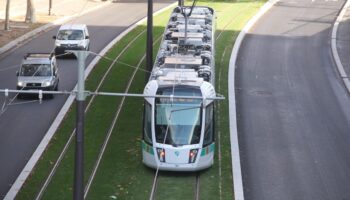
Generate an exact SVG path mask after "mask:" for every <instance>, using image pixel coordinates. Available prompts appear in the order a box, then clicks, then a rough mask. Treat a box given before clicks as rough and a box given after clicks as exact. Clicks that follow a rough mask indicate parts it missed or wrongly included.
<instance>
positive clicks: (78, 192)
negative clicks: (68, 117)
mask: <svg viewBox="0 0 350 200" xmlns="http://www.w3.org/2000/svg"><path fill="white" fill-rule="evenodd" d="M72 52H73V53H74V54H75V56H76V57H77V59H78V88H77V96H76V106H77V117H76V135H75V168H74V194H73V199H74V200H83V199H84V110H85V109H84V107H85V105H84V104H85V98H86V97H85V92H84V90H85V86H84V85H85V83H84V76H85V73H84V72H85V59H86V57H87V56H88V55H89V53H88V52H87V51H72Z"/></svg>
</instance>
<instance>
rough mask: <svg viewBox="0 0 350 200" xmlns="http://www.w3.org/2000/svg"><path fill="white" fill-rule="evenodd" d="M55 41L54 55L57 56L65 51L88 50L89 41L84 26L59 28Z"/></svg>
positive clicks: (74, 25) (73, 25)
mask: <svg viewBox="0 0 350 200" xmlns="http://www.w3.org/2000/svg"><path fill="white" fill-rule="evenodd" d="M53 39H55V40H56V41H55V54H56V56H59V55H60V54H64V53H65V51H66V50H86V51H88V50H89V47H90V39H89V32H88V29H87V26H86V24H65V25H62V26H61V27H60V29H59V30H58V33H57V35H55V36H53Z"/></svg>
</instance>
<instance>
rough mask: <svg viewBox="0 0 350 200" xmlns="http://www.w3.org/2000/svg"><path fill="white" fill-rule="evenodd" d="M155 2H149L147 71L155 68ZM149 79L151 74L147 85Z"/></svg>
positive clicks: (151, 0)
mask: <svg viewBox="0 0 350 200" xmlns="http://www.w3.org/2000/svg"><path fill="white" fill-rule="evenodd" d="M152 28H153V0H148V9H147V42H146V43H147V44H146V65H147V70H148V71H152V68H153V31H152ZM148 79H149V73H146V83H147V81H148Z"/></svg>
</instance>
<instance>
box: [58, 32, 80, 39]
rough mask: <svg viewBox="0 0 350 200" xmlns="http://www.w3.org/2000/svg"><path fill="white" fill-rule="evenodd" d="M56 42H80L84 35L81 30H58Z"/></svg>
mask: <svg viewBox="0 0 350 200" xmlns="http://www.w3.org/2000/svg"><path fill="white" fill-rule="evenodd" d="M57 39H58V40H82V39H84V34H83V31H82V30H60V31H59V32H58V34H57Z"/></svg>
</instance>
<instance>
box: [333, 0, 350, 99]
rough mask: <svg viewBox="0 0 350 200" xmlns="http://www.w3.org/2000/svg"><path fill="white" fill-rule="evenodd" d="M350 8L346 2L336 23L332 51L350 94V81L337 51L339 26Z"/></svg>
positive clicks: (348, 2) (349, 4)
mask: <svg viewBox="0 0 350 200" xmlns="http://www.w3.org/2000/svg"><path fill="white" fill-rule="evenodd" d="M349 6H350V1H346V3H345V5H344V7H343V8H342V10H341V12H340V14H339V15H338V17H337V19H336V21H335V22H334V25H333V29H332V36H331V49H332V55H333V58H334V61H335V64H336V66H337V70H338V73H339V76H340V78H341V79H342V80H343V82H344V85H345V87H346V89H347V90H348V92H349V93H350V80H349V77H348V75H347V74H346V72H345V70H344V66H343V64H342V63H341V60H340V57H339V54H338V49H337V33H338V28H339V24H340V23H341V22H342V21H343V17H344V14H345V12H346V10H347V9H348V8H349Z"/></svg>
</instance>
